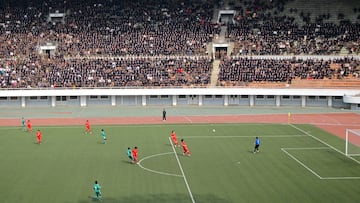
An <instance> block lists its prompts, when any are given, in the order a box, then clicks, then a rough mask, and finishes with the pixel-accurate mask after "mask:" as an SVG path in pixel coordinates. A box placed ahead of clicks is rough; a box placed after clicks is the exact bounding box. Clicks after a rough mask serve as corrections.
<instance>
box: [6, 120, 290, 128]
mask: <svg viewBox="0 0 360 203" xmlns="http://www.w3.org/2000/svg"><path fill="white" fill-rule="evenodd" d="M188 119H189V118H188ZM189 122H192V121H191V120H189ZM165 125H166V126H209V129H210V128H212V127H210V125H211V126H214V125H216V126H241V125H288V124H287V123H216V124H214V123H187V124H186V123H185V124H184V123H169V124H168V123H165ZM64 127H65V128H83V129H85V125H82V124H76V125H56V126H55V125H49V126H45V125H39V126H37V125H36V126H33V128H55V129H57V128H64ZM92 127H99V128H100V127H119V128H148V127H152V128H153V127H164V123H161V124H160V123H159V124H156V123H155V124H141V125H138V124H106V125H101V124H93V125H92ZM20 128H21V124H19V126H4V127H1V126H0V130H2V129H4V130H16V129H20Z"/></svg>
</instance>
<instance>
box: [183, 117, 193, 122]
mask: <svg viewBox="0 0 360 203" xmlns="http://www.w3.org/2000/svg"><path fill="white" fill-rule="evenodd" d="M184 118H185V119H186V120H187V121H188V122H189V123H193V121H192V120H191V119H190V118H189V117H188V116H184Z"/></svg>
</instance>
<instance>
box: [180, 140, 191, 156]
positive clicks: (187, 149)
mask: <svg viewBox="0 0 360 203" xmlns="http://www.w3.org/2000/svg"><path fill="white" fill-rule="evenodd" d="M181 146H182V147H183V150H184V153H183V154H184V155H188V156H190V150H189V148H188V147H187V145H186V143H185V141H184V139H181Z"/></svg>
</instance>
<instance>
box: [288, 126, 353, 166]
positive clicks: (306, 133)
mask: <svg viewBox="0 0 360 203" xmlns="http://www.w3.org/2000/svg"><path fill="white" fill-rule="evenodd" d="M289 126H291V127H293V128H295V129H297V130H298V131H300V132H302V133H304V134H305V135H308V136H310V137H312V138H313V139H315V140H317V141H319V142H321V143H322V144H324V145H326V146H328V147H330V148H331V149H333V150H335V151H337V152H339V153H340V154H342V155H344V156H346V154H345V153H344V152H342V151H340V150H338V149H336V148H335V147H333V146H331V145H329V144H328V143H326V142H324V141H322V140H320V139H319V138H317V137H315V136H313V135H311V134H310V133H308V132H306V131H304V130H302V129H300V128H298V127H296V126H294V125H293V124H289ZM346 157H348V158H349V159H351V160H353V161H355V162H356V163H358V164H360V161H358V160H356V159H354V158H353V157H350V156H346Z"/></svg>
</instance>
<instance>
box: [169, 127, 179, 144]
mask: <svg viewBox="0 0 360 203" xmlns="http://www.w3.org/2000/svg"><path fill="white" fill-rule="evenodd" d="M170 137H171V139H172V141H173V144H174V146H175V147H178V146H179V142H178V140H177V137H176V133H175V131H174V130H173V131H171V135H170Z"/></svg>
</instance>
